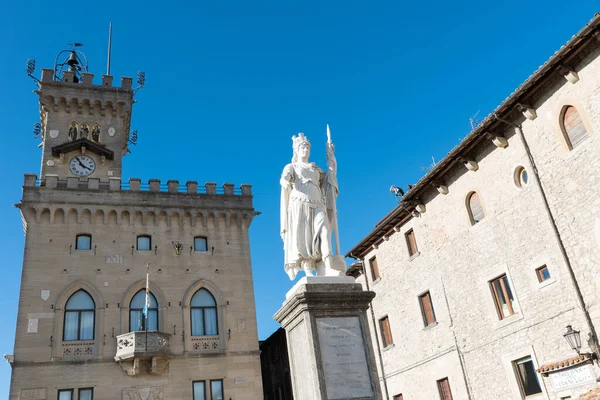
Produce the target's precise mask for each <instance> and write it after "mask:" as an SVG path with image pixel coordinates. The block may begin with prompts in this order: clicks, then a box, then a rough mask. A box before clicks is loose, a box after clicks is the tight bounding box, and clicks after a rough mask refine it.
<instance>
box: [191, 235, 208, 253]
mask: <svg viewBox="0 0 600 400" xmlns="http://www.w3.org/2000/svg"><path fill="white" fill-rule="evenodd" d="M194 251H208V246H207V244H206V238H205V237H201V236H197V237H195V238H194Z"/></svg>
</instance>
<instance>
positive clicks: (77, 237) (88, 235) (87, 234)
mask: <svg viewBox="0 0 600 400" xmlns="http://www.w3.org/2000/svg"><path fill="white" fill-rule="evenodd" d="M80 237H89V238H90V247H89V248H88V249H80V248H79V238H80ZM91 249H92V235H91V234H89V233H80V234H78V235H76V236H75V250H91Z"/></svg>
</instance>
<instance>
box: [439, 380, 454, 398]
mask: <svg viewBox="0 0 600 400" xmlns="http://www.w3.org/2000/svg"><path fill="white" fill-rule="evenodd" d="M444 385H445V386H446V388H447V389H448V393H447V395H448V396H446V395H445V393H444V387H443V386H444ZM437 387H438V391H439V393H440V399H441V400H452V399H453V397H452V390H451V389H450V380H449V379H448V377H445V378H442V379H438V380H437Z"/></svg>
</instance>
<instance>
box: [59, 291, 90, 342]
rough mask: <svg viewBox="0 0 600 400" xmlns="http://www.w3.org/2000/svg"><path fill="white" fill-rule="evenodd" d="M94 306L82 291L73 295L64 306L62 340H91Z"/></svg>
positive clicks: (88, 296) (86, 293) (87, 295)
mask: <svg viewBox="0 0 600 400" xmlns="http://www.w3.org/2000/svg"><path fill="white" fill-rule="evenodd" d="M95 320H96V304H95V303H94V299H92V296H90V295H89V294H88V292H86V291H85V290H83V289H80V290H78V291H77V292H75V293H73V294H72V295H71V297H69V300H67V304H66V306H65V322H64V327H63V340H64V341H70V340H93V339H94V327H95Z"/></svg>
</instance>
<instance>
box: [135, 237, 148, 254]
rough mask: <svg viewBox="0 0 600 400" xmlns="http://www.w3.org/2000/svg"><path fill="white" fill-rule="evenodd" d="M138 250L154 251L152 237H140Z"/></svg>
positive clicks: (138, 238)
mask: <svg viewBox="0 0 600 400" xmlns="http://www.w3.org/2000/svg"><path fill="white" fill-rule="evenodd" d="M137 249H138V250H139V251H149V250H151V249H152V237H151V236H138V237H137Z"/></svg>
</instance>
